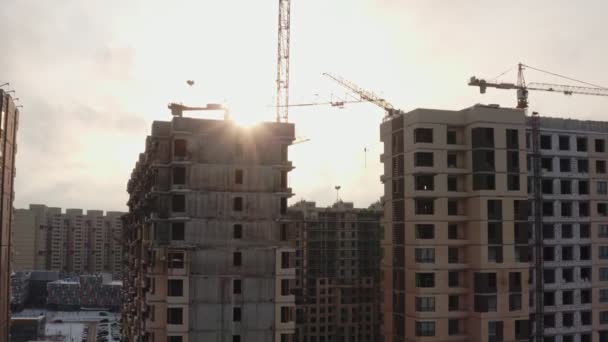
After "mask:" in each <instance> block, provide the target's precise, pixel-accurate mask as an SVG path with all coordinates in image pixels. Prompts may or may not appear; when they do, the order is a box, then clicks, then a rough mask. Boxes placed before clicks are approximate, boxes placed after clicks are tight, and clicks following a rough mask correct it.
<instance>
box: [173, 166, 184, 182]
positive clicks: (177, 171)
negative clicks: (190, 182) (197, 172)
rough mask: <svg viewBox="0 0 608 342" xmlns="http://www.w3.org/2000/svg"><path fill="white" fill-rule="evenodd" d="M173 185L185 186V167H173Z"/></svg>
mask: <svg viewBox="0 0 608 342" xmlns="http://www.w3.org/2000/svg"><path fill="white" fill-rule="evenodd" d="M173 184H176V185H184V184H186V168H185V167H181V166H178V167H174V168H173Z"/></svg>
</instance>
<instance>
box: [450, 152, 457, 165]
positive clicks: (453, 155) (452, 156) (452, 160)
mask: <svg viewBox="0 0 608 342" xmlns="http://www.w3.org/2000/svg"><path fill="white" fill-rule="evenodd" d="M457 161H458V158H457V155H456V152H448V167H449V168H456V167H458V163H457Z"/></svg>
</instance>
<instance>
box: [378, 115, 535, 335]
mask: <svg viewBox="0 0 608 342" xmlns="http://www.w3.org/2000/svg"><path fill="white" fill-rule="evenodd" d="M525 131H526V122H525V117H524V114H523V112H522V111H518V110H511V109H500V108H493V107H486V106H474V107H472V108H468V109H465V110H462V111H441V110H427V109H417V110H414V111H412V112H409V113H407V114H405V115H400V116H396V117H394V118H392V119H391V120H387V121H385V122H384V123H383V124H382V125H381V140H382V141H383V142H384V153H383V154H382V155H381V160H382V162H383V163H384V175H383V176H382V181H383V183H384V187H385V191H384V197H383V198H382V201H383V204H384V220H385V222H384V229H385V231H384V240H383V246H384V255H383V256H384V258H383V261H382V269H383V275H384V278H383V289H384V298H383V311H384V322H383V333H384V338H385V341H387V342H389V341H395V342H402V341H462V340H466V341H471V342H477V341H479V342H482V341H520V340H521V341H523V340H526V341H527V340H528V337H529V321H528V319H529V310H528V305H527V303H528V295H529V291H528V269H529V264H528V229H529V227H528V223H527V219H528V216H527V214H528V209H527V200H528V194H527V192H526V186H525V184H526V175H527V173H526V169H525V167H520V165H522V166H523V165H525V160H526V150H525Z"/></svg>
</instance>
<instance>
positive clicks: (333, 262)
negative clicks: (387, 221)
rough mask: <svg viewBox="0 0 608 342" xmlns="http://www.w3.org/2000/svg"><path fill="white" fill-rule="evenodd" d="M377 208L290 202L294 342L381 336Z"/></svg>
mask: <svg viewBox="0 0 608 342" xmlns="http://www.w3.org/2000/svg"><path fill="white" fill-rule="evenodd" d="M381 216H382V211H381V209H380V208H370V209H355V208H354V207H353V204H352V203H348V202H342V201H339V202H337V203H335V204H334V205H332V206H331V207H328V208H318V207H316V205H315V203H314V202H305V201H300V202H297V203H296V204H294V205H293V206H291V207H290V221H291V226H292V227H291V228H290V229H289V231H290V232H295V235H296V236H295V242H296V272H297V276H296V307H297V314H296V317H297V318H296V341H298V342H320V341H335V342H346V341H348V342H351V341H352V342H363V341H365V342H375V341H379V340H380V338H381V337H380V336H381V335H380V329H379V328H380V258H381V248H380V237H381V234H382V228H381V226H380V218H381Z"/></svg>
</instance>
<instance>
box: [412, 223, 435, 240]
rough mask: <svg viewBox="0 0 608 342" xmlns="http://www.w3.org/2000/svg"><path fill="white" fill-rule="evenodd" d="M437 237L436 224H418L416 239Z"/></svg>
mask: <svg viewBox="0 0 608 342" xmlns="http://www.w3.org/2000/svg"><path fill="white" fill-rule="evenodd" d="M433 238H435V226H434V225H432V224H417V225H416V239H433Z"/></svg>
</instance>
